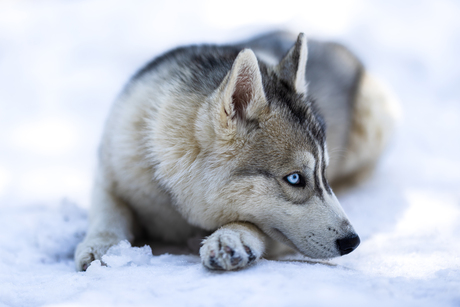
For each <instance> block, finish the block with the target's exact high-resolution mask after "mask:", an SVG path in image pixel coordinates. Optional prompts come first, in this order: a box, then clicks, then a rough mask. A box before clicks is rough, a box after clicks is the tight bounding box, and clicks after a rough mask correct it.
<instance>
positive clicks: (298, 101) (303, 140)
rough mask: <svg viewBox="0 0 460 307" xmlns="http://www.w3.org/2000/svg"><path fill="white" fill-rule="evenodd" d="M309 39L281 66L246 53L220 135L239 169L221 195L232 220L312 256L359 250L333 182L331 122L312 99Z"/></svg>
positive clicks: (233, 76) (222, 103)
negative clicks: (327, 129) (328, 136)
mask: <svg viewBox="0 0 460 307" xmlns="http://www.w3.org/2000/svg"><path fill="white" fill-rule="evenodd" d="M306 61H307V46H306V39H305V37H304V35H303V34H300V35H299V37H298V39H297V42H296V43H295V45H294V46H293V47H292V49H291V50H290V51H289V52H288V54H287V55H286V56H285V57H284V58H283V59H282V60H281V62H280V63H279V64H278V65H276V66H269V65H266V64H264V63H259V62H258V60H257V58H256V56H255V54H254V53H253V52H252V51H251V50H249V49H245V50H243V51H241V52H240V53H239V55H238V56H237V58H236V60H235V61H234V63H233V66H232V69H231V71H230V72H229V73H228V74H227V76H226V77H225V79H224V80H223V82H222V83H221V85H220V87H219V88H218V89H217V90H216V91H215V93H214V94H213V98H212V99H214V100H215V101H218V102H219V103H218V105H217V108H218V109H217V110H215V112H213V114H215V118H214V119H213V120H214V123H215V126H214V130H215V131H216V134H217V135H218V142H219V143H220V145H219V147H220V148H225V150H223V149H222V155H221V157H225V158H226V159H228V161H229V163H228V165H231V170H230V171H229V178H228V180H226V181H225V184H224V185H222V186H220V187H219V188H220V191H219V197H220V198H221V200H220V201H222V199H224V203H226V204H227V205H228V206H227V207H226V208H222V210H225V214H222V215H224V216H231V217H232V218H233V219H235V220H240V221H248V222H252V223H254V224H256V225H257V226H258V227H259V228H260V229H262V230H263V231H264V232H265V233H267V234H268V235H270V236H271V237H273V238H275V239H277V240H279V241H282V242H285V243H287V244H288V245H290V246H292V247H294V248H296V249H297V250H298V251H300V252H301V253H303V254H305V255H306V256H309V257H312V258H331V257H335V256H339V255H344V254H347V253H349V252H351V251H353V249H355V248H356V247H357V246H358V244H359V237H358V236H357V235H356V233H355V231H354V230H353V227H352V226H351V224H350V222H349V221H348V218H347V217H346V215H345V213H344V212H343V210H342V208H341V206H340V204H339V202H338V201H337V198H336V197H335V195H334V193H333V192H332V190H331V188H330V186H329V184H328V181H327V179H326V177H325V169H326V167H327V165H328V159H329V158H328V154H327V147H326V134H325V124H324V121H323V119H322V118H321V116H320V115H319V114H318V112H317V111H316V109H315V106H314V103H313V102H312V101H311V100H310V99H309V98H308V95H307V85H306V81H305V74H306V73H308V72H306V71H305V69H306Z"/></svg>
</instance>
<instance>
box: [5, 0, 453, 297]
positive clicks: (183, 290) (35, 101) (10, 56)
mask: <svg viewBox="0 0 460 307" xmlns="http://www.w3.org/2000/svg"><path fill="white" fill-rule="evenodd" d="M459 16H460V3H458V2H457V1H455V0H451V1H449V0H438V1H428V0H423V1H415V2H414V1H407V2H401V1H395V0H392V1H383V0H382V1H372V2H370V1H360V0H345V1H332V0H327V1H305V0H304V1H291V0H286V1H282V2H281V3H277V4H276V5H275V4H274V3H272V4H270V3H269V2H260V3H257V2H252V1H247V0H246V1H243V0H235V1H231V2H222V3H221V2H219V1H205V0H202V1H195V2H192V1H168V2H167V3H166V2H160V1H146V0H145V1H121V0H117V1H113V0H112V1H109V0H91V1H89V0H80V1H64V0H62V1H56V0H50V1H24V2H14V1H3V2H1V3H0V46H1V48H0V84H1V85H0V110H1V111H0V127H1V129H0V227H1V228H0V229H1V231H0V306H112V305H113V306H119V305H135V306H460V158H459V157H460V137H459V132H460V86H459V81H460V59H459V55H460V18H459ZM278 28H283V29H291V30H292V31H295V32H300V31H303V32H306V33H307V34H308V35H309V36H312V37H316V38H321V39H327V40H335V41H339V42H341V43H343V44H345V45H346V46H348V47H349V48H350V49H351V50H353V51H354V52H355V53H356V54H357V55H358V56H359V57H360V58H361V59H362V60H363V62H364V63H365V65H366V67H367V68H368V69H369V70H370V71H371V72H373V73H374V74H375V75H377V76H378V77H380V79H382V80H384V81H385V82H386V83H387V84H388V85H389V87H391V88H392V89H393V91H394V93H395V95H396V96H397V97H398V99H399V101H400V102H401V106H402V110H403V112H402V117H401V121H400V124H399V126H398V129H397V132H396V134H395V136H394V138H393V140H392V142H391V144H390V146H389V147H388V149H387V151H386V152H385V154H384V155H383V157H382V159H381V161H380V163H379V165H378V167H377V169H376V171H375V173H374V174H373V176H372V177H371V178H370V179H369V180H367V181H365V182H363V183H361V184H359V185H358V186H355V187H354V188H351V189H349V190H346V191H343V192H341V193H339V194H338V198H339V200H340V201H341V203H342V206H343V207H344V209H345V211H346V212H347V214H348V216H349V218H350V220H351V221H352V223H353V225H354V228H355V230H356V231H357V232H358V234H359V235H360V237H361V240H362V243H361V245H360V246H359V248H358V249H357V250H356V251H354V252H353V253H351V254H349V255H346V256H343V257H341V258H335V259H332V260H330V261H326V262H312V261H310V260H308V259H306V258H303V257H302V256H300V255H294V256H290V257H287V258H285V259H282V260H279V261H274V260H261V261H259V262H258V263H257V264H256V265H253V266H251V267H249V268H247V269H245V270H241V271H236V272H213V271H210V270H207V269H205V268H204V267H203V266H202V265H201V263H200V259H199V257H198V256H196V255H173V254H163V255H156V256H153V255H152V250H151V248H150V247H149V246H139V247H137V246H135V247H132V246H131V245H130V243H129V242H120V244H118V245H117V246H114V247H112V248H111V249H110V250H109V252H108V253H107V255H105V256H104V258H103V261H104V262H105V263H106V264H107V266H102V265H101V262H100V261H94V262H93V263H92V264H91V266H90V267H89V268H88V270H87V271H86V272H76V271H75V268H74V262H73V252H74V250H75V247H76V245H77V244H78V242H80V241H81V240H82V238H83V237H84V234H85V231H86V227H87V224H88V215H87V214H88V213H87V210H88V206H89V193H90V189H91V182H92V176H93V170H94V168H95V164H96V149H97V144H98V141H99V137H100V135H101V130H102V127H103V123H104V119H105V117H106V115H107V112H108V109H109V107H110V105H111V102H112V101H113V100H114V98H115V97H116V95H117V94H118V93H119V92H120V90H121V88H122V87H123V84H124V83H125V82H126V80H127V79H128V78H129V76H131V75H132V74H133V73H134V72H135V71H136V69H138V68H139V67H140V66H141V65H142V64H143V63H145V62H146V61H148V60H149V59H150V58H152V57H153V56H155V55H158V54H160V53H161V52H164V51H166V50H167V49H169V48H171V47H174V46H177V45H181V44H190V43H201V42H216V43H223V42H231V41H237V40H239V39H245V38H248V37H250V36H251V35H253V34H257V33H261V32H263V31H267V30H270V29H278Z"/></svg>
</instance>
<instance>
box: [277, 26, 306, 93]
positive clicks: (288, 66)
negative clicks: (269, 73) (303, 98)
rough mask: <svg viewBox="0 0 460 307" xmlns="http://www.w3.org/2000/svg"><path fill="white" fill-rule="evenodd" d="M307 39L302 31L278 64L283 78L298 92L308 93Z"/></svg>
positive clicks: (279, 72)
mask: <svg viewBox="0 0 460 307" xmlns="http://www.w3.org/2000/svg"><path fill="white" fill-rule="evenodd" d="M307 57H308V48H307V39H306V37H305V34H303V33H300V34H299V36H298V37H297V41H296V42H295V44H294V46H293V47H292V48H291V50H289V52H288V53H287V54H286V56H285V57H284V58H283V59H282V60H281V62H280V63H279V64H278V66H277V70H278V74H279V76H280V78H281V79H283V80H284V81H286V82H288V83H289V84H291V85H293V87H294V89H295V91H296V92H297V93H301V94H306V93H307V82H306V77H305V70H306V68H307Z"/></svg>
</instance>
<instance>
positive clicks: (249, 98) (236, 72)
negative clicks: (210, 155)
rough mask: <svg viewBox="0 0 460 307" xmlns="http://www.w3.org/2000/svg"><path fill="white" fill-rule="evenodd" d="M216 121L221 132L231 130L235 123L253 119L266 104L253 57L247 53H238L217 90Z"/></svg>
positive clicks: (256, 63)
mask: <svg viewBox="0 0 460 307" xmlns="http://www.w3.org/2000/svg"><path fill="white" fill-rule="evenodd" d="M218 95H219V96H220V99H219V100H220V101H221V102H222V103H221V107H220V120H221V124H222V125H223V127H225V128H231V129H233V128H235V127H236V125H237V123H238V122H239V123H244V122H247V121H250V120H253V119H257V116H258V114H259V113H260V112H261V110H262V109H263V108H264V107H265V106H266V104H267V102H266V99H265V94H264V90H263V85H262V75H261V74H260V69H259V64H258V62H257V58H256V55H255V54H254V52H253V51H252V50H250V49H244V50H242V51H241V52H240V53H239V54H238V56H237V57H236V59H235V61H234V62H233V66H232V69H231V70H230V72H229V73H228V74H227V76H226V77H225V79H224V81H222V83H221V85H220V86H219V89H218Z"/></svg>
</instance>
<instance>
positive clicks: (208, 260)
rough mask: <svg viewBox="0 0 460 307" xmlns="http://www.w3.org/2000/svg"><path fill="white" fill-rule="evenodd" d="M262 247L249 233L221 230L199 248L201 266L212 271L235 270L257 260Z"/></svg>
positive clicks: (260, 254)
mask: <svg viewBox="0 0 460 307" xmlns="http://www.w3.org/2000/svg"><path fill="white" fill-rule="evenodd" d="M262 253H263V246H262V247H261V242H259V240H258V239H257V238H254V236H252V235H251V234H250V233H247V232H241V231H237V230H231V229H224V228H221V229H219V230H217V231H216V232H214V233H213V234H212V235H211V236H209V237H208V238H207V239H206V240H205V241H204V242H203V246H202V247H201V248H200V257H201V261H202V263H203V265H204V266H205V267H207V268H209V269H212V270H226V271H230V270H237V269H241V268H244V267H246V266H248V265H250V264H251V263H253V262H255V261H256V260H258V259H259V258H260V257H261V256H262Z"/></svg>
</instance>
